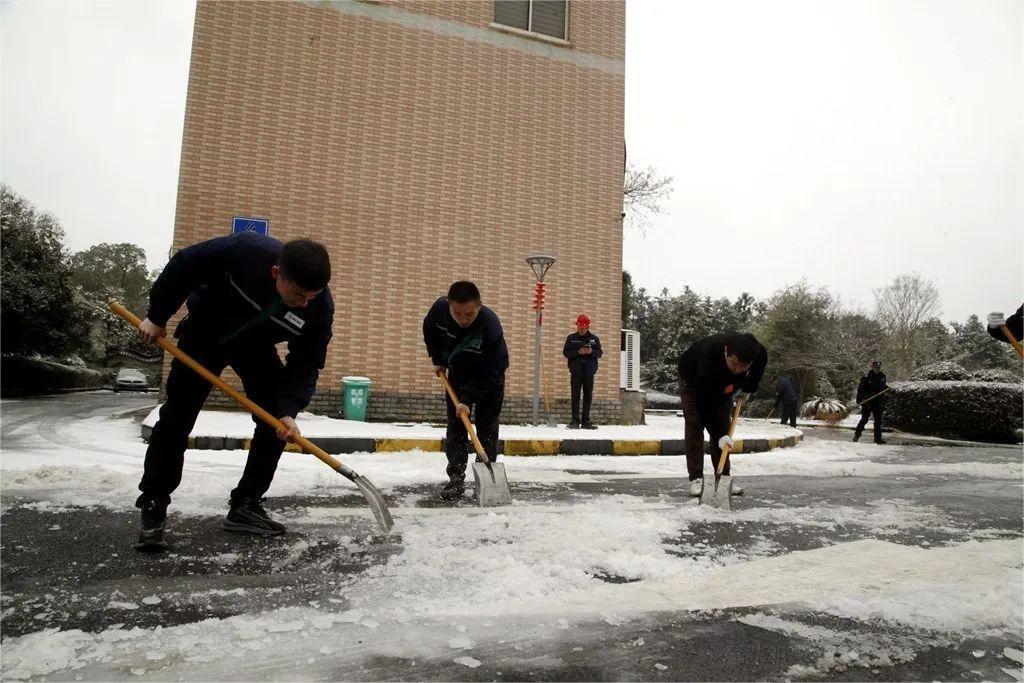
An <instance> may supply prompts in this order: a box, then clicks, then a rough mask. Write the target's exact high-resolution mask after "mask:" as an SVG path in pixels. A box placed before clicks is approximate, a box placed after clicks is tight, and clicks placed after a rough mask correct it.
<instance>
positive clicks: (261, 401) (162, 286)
mask: <svg viewBox="0 0 1024 683" xmlns="http://www.w3.org/2000/svg"><path fill="white" fill-rule="evenodd" d="M330 279H331V262H330V257H329V256H328V254H327V250H326V249H324V247H323V246H322V245H320V244H317V243H316V242H312V241H310V240H293V241H291V242H288V243H287V244H281V242H279V241H277V240H275V239H273V238H271V237H267V236H264V235H258V234H255V233H251V232H246V233H239V234H236V235H231V236H228V237H218V238H215V239H212V240H209V241H206V242H200V243H198V244H195V245H193V246H191V247H187V248H185V249H182V250H181V251H179V252H178V253H177V254H175V255H174V256H173V257H172V258H171V260H170V261H169V262H168V263H167V266H166V267H165V268H164V269H163V272H161V273H160V276H159V277H158V278H157V279H156V282H154V283H153V287H152V289H151V290H150V293H149V312H148V313H147V315H146V319H145V320H143V321H142V324H141V326H140V328H139V331H140V333H141V335H142V337H143V339H145V340H146V341H148V342H154V341H155V339H156V338H157V337H163V336H166V334H167V332H166V329H165V327H166V325H167V320H168V319H169V318H170V317H171V316H172V315H173V314H174V313H175V311H177V310H178V308H180V307H181V304H182V303H183V302H185V301H186V299H187V305H188V316H186V318H185V319H184V320H183V321H182V322H181V323H180V324H179V325H178V327H177V329H176V330H175V337H177V338H178V339H179V341H178V346H179V348H181V349H182V350H183V351H185V352H186V353H188V354H189V355H190V356H192V357H193V358H194V359H195V360H196V361H198V362H199V363H200V364H201V365H203V366H205V367H206V368H207V369H208V370H210V372H212V373H214V374H220V373H221V372H222V371H223V370H224V368H225V367H227V366H231V367H232V368H233V369H234V371H235V372H236V373H237V374H238V376H239V377H240V378H241V380H242V385H243V387H244V389H245V393H246V395H247V396H248V397H249V398H250V399H252V400H253V401H255V402H256V403H257V404H258V405H259V406H261V407H262V408H264V409H265V410H267V411H268V412H270V413H272V414H273V415H275V416H277V417H278V418H280V419H281V421H282V422H283V423H284V424H285V426H286V427H287V428H288V429H287V431H285V432H282V433H276V432H275V430H274V429H273V428H272V427H270V426H268V425H266V424H264V423H263V422H261V421H259V420H257V419H256V418H255V417H254V418H253V421H254V422H256V430H255V432H254V434H253V438H252V445H251V447H250V449H249V457H248V459H247V460H246V463H245V470H244V471H243V473H242V478H241V480H240V481H239V482H238V486H237V487H236V488H235V489H234V490H233V491H232V492H231V503H230V510H229V512H228V515H227V518H226V519H225V520H224V525H223V526H224V529H226V530H228V531H245V532H250V533H255V534H262V535H268V536H273V535H277V534H281V533H283V532H284V530H285V528H284V525H282V524H280V523H278V522H276V521H274V520H273V519H271V518H270V515H268V514H267V511H266V510H264V509H263V507H262V497H263V494H264V493H266V492H267V489H269V488H270V483H271V481H272V480H273V478H274V472H275V471H276V470H277V463H278V460H279V459H280V457H281V451H282V450H283V449H284V445H285V440H288V439H291V438H293V437H295V436H298V435H299V429H298V427H297V426H296V425H295V416H296V415H297V414H298V413H299V411H301V410H302V409H303V408H305V407H306V405H308V404H309V401H310V398H312V396H313V392H314V390H315V389H316V381H317V377H318V376H319V373H320V370H321V369H322V368H323V367H324V362H325V360H326V355H327V344H328V342H329V341H330V339H331V325H332V323H333V320H334V302H333V300H332V299H331V293H330V291H329V290H328V289H327V283H328V281H329V280H330ZM282 341H286V342H288V357H287V360H286V362H285V363H283V364H282V362H281V359H280V357H279V356H278V353H277V348H276V347H275V345H276V344H277V343H279V342H282ZM165 389H166V393H167V401H166V402H165V403H164V405H163V406H162V407H161V408H160V418H159V420H158V421H157V423H156V425H154V427H153V433H152V435H151V436H150V439H149V447H148V448H147V450H146V460H145V464H144V471H143V475H142V481H141V482H140V483H139V489H140V490H141V491H142V494H141V495H140V496H139V498H138V500H136V502H135V505H136V507H138V508H140V509H141V510H142V533H141V535H140V537H139V543H138V544H137V546H136V547H137V548H139V549H140V550H153V549H159V548H162V547H165V545H166V544H165V543H164V539H163V534H164V522H165V519H166V516H167V506H168V504H169V503H170V502H171V493H172V492H173V491H174V490H175V489H176V488H177V487H178V484H180V483H181V474H182V467H183V465H184V452H185V448H186V446H187V444H188V435H189V432H191V431H192V427H193V426H194V425H195V421H196V418H197V417H198V415H199V411H200V409H201V408H202V407H203V403H204V402H205V401H206V397H207V395H209V393H210V389H211V385H210V384H209V383H208V382H207V381H206V380H205V379H203V378H202V377H200V376H199V375H198V374H196V373H195V372H193V371H192V370H191V369H189V368H188V367H187V366H185V365H184V364H183V363H181V362H180V361H178V360H177V359H175V360H174V361H173V362H172V363H171V371H170V374H169V375H168V376H167V384H166V387H165Z"/></svg>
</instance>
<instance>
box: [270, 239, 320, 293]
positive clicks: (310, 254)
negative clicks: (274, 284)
mask: <svg viewBox="0 0 1024 683" xmlns="http://www.w3.org/2000/svg"><path fill="white" fill-rule="evenodd" d="M277 267H278V268H280V269H281V275H283V276H284V278H285V279H286V280H290V281H292V282H294V283H295V284H297V285H298V286H299V287H302V288H303V289H305V290H308V291H310V292H315V291H319V290H321V289H323V288H324V287H326V286H327V283H328V282H330V281H331V257H330V256H329V255H328V254H327V249H326V248H324V245H322V244H320V243H319V242H314V241H313V240H307V239H301V240H292V241H290V242H288V243H287V244H285V245H284V249H282V250H281V256H280V258H278V259H277Z"/></svg>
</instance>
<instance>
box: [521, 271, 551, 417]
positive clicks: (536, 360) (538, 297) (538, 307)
mask: <svg viewBox="0 0 1024 683" xmlns="http://www.w3.org/2000/svg"><path fill="white" fill-rule="evenodd" d="M554 262H555V257H554V256H548V255H546V254H533V255H531V256H527V257H526V263H527V264H528V265H529V266H530V270H532V271H533V275H534V277H535V278H536V280H537V284H536V286H535V287H534V290H533V307H532V308H533V310H534V311H536V312H537V325H536V331H535V333H534V342H533V424H535V425H537V424H540V340H541V337H542V336H543V329H542V327H541V326H542V325H543V323H544V299H545V297H546V296H547V294H546V292H545V288H546V285H545V284H544V275H545V274H546V273H547V272H548V268H550V267H551V265H552V264H553V263H554Z"/></svg>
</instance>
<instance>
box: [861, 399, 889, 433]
mask: <svg viewBox="0 0 1024 683" xmlns="http://www.w3.org/2000/svg"><path fill="white" fill-rule="evenodd" d="M884 410H885V404H884V403H883V402H882V399H881V398H876V399H874V400H872V401H868V402H867V403H865V404H864V409H863V411H862V412H861V414H860V422H858V423H857V428H856V429H854V430H853V433H854V435H855V436H856V437H857V438H858V439H859V438H860V435H861V434H863V433H864V427H866V426H867V424H868V420H869V419H870V418H871V417H872V416H874V418H875V443H879V442H880V441H881V440H882V412H883V411H884Z"/></svg>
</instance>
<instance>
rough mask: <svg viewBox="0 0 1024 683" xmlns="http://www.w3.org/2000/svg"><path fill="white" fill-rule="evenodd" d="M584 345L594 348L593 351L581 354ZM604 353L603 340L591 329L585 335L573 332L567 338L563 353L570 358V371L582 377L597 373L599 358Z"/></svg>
mask: <svg viewBox="0 0 1024 683" xmlns="http://www.w3.org/2000/svg"><path fill="white" fill-rule="evenodd" d="M584 346H589V347H590V348H591V349H593V353H589V354H587V355H585V356H581V355H580V349H582V348H583V347H584ZM603 353H604V352H603V351H601V340H600V339H598V338H597V335H596V334H592V333H591V332H590V331H589V330H588V331H587V333H586V334H584V335H580V334H578V333H576V332H573V333H572V334H570V335H569V336H568V337H566V338H565V346H563V347H562V355H563V356H565V357H566V358H568V359H569V361H568V362H569V372H570V373H572V374H574V375H579V376H581V377H593V376H594V375H596V374H597V359H598V358H600V357H601V355H602V354H603Z"/></svg>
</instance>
